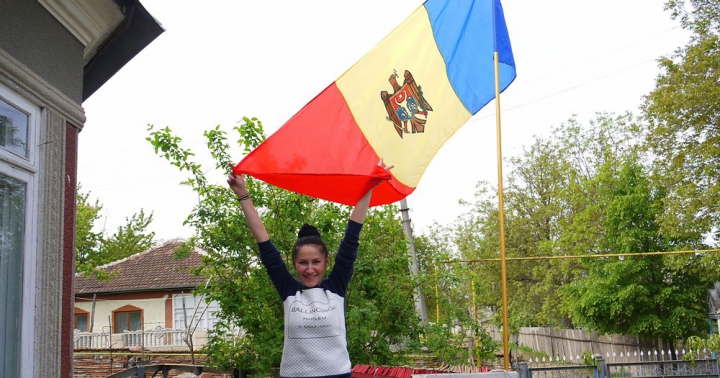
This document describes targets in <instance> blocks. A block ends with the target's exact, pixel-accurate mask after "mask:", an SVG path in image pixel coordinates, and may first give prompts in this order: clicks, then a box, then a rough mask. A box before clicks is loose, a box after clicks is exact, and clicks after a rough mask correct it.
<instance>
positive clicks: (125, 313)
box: [113, 306, 143, 333]
mask: <svg viewBox="0 0 720 378" xmlns="http://www.w3.org/2000/svg"><path fill="white" fill-rule="evenodd" d="M113 325H114V330H113V333H123V332H125V331H140V330H142V329H143V321H142V309H140V308H137V307H135V306H123V307H120V308H119V309H117V310H115V311H113Z"/></svg>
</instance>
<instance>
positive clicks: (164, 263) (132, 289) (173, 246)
mask: <svg viewBox="0 0 720 378" xmlns="http://www.w3.org/2000/svg"><path fill="white" fill-rule="evenodd" d="M183 242H184V241H183V240H182V239H173V240H170V241H167V242H165V243H164V244H162V245H159V246H157V247H153V248H150V249H149V250H147V251H145V252H142V253H138V254H136V255H132V256H130V257H128V258H125V259H123V260H120V261H116V262H113V263H110V264H107V265H104V266H102V267H100V269H101V270H103V271H105V272H107V273H109V274H110V275H111V277H112V278H111V279H110V280H108V281H99V280H97V279H96V278H94V277H83V276H80V275H76V276H75V308H74V324H75V330H76V332H75V338H74V339H75V349H85V348H91V349H106V348H110V347H112V348H113V349H118V348H133V347H138V346H142V347H143V348H145V349H150V350H163V351H167V350H185V351H187V350H188V346H187V344H186V343H185V341H184V339H185V337H186V335H187V330H188V329H191V330H193V331H194V335H193V346H194V348H193V349H197V348H198V347H200V346H201V345H202V344H203V343H204V342H205V340H206V339H207V330H208V329H211V328H212V326H213V324H214V322H215V312H217V311H218V310H219V307H218V305H217V304H216V303H207V302H206V301H204V300H202V298H198V297H195V296H194V295H193V294H192V291H193V289H195V288H196V287H198V286H203V285H206V284H207V283H208V280H207V279H206V278H205V277H202V276H197V275H195V274H194V273H192V272H191V270H192V268H195V267H198V266H199V265H200V263H201V259H202V256H204V255H206V252H205V251H203V250H201V249H199V248H194V249H193V250H191V251H190V253H189V256H187V257H183V258H178V257H177V256H178V254H177V253H178V249H179V248H180V247H181V245H182V244H183Z"/></svg>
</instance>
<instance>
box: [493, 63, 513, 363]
mask: <svg viewBox="0 0 720 378" xmlns="http://www.w3.org/2000/svg"><path fill="white" fill-rule="evenodd" d="M493 55H494V60H495V129H496V132H497V161H498V198H499V201H500V204H499V214H500V280H501V281H502V286H501V287H502V315H503V362H504V365H503V366H504V367H505V370H509V369H510V358H509V353H510V347H509V344H508V341H509V338H508V328H509V327H508V308H507V272H506V270H505V211H504V209H503V208H504V204H503V174H502V137H501V133H500V62H499V60H500V59H499V57H498V52H497V51H495V53H494V54H493Z"/></svg>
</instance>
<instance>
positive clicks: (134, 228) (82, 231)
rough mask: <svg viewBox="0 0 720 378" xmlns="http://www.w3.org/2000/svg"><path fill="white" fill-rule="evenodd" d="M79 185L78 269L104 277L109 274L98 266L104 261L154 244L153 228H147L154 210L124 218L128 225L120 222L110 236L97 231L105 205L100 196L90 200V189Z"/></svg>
mask: <svg viewBox="0 0 720 378" xmlns="http://www.w3.org/2000/svg"><path fill="white" fill-rule="evenodd" d="M81 188H82V187H81V186H80V185H78V188H77V193H76V211H75V217H76V219H75V271H76V272H78V273H81V274H84V275H95V277H96V278H98V279H101V280H106V279H109V278H110V276H108V275H107V274H105V273H104V272H103V271H101V270H99V269H97V267H99V266H101V265H105V264H108V263H110V262H113V261H117V260H121V259H124V258H126V257H128V256H132V255H134V254H137V253H140V252H143V251H145V250H147V249H149V248H150V247H152V246H153V245H154V241H153V238H154V237H155V233H154V232H148V231H147V228H148V227H149V226H150V223H151V222H152V214H150V215H145V212H144V211H143V210H142V209H140V212H139V213H136V214H133V215H132V216H131V217H130V218H125V222H126V223H125V225H122V226H119V227H118V229H117V231H116V232H115V233H114V234H112V235H111V236H105V233H104V231H103V230H101V231H97V228H98V225H97V223H96V222H97V221H98V220H100V219H101V217H100V211H101V210H102V205H101V204H100V201H99V200H98V199H96V200H95V202H94V203H91V202H89V198H90V192H88V193H82V192H81Z"/></svg>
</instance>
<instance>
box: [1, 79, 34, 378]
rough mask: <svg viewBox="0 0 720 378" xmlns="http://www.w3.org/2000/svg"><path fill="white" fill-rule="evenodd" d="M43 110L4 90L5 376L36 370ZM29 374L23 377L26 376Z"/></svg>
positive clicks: (3, 265)
mask: <svg viewBox="0 0 720 378" xmlns="http://www.w3.org/2000/svg"><path fill="white" fill-rule="evenodd" d="M39 122H40V109H39V108H38V107H37V106H35V105H33V104H32V103H30V102H29V101H27V100H26V99H24V98H23V97H21V96H20V95H18V94H17V93H15V92H13V91H12V90H10V89H9V88H8V87H7V86H5V85H3V84H0V340H3V342H2V343H0V376H3V377H19V376H21V370H20V366H28V365H31V364H32V356H33V340H34V338H35V336H34V332H35V331H34V327H33V321H34V318H35V316H34V311H35V310H34V308H35V269H34V262H35V260H36V258H35V257H36V251H35V249H36V248H35V232H36V231H35V230H36V227H34V224H35V221H36V218H37V205H36V203H37V199H36V198H37V193H36V188H37V184H36V182H37V161H38V158H37V156H35V154H36V153H37V152H36V148H35V147H34V146H35V145H36V144H37V143H36V140H37V139H36V135H37V130H38V126H37V125H38V124H39ZM23 374H24V373H23Z"/></svg>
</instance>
